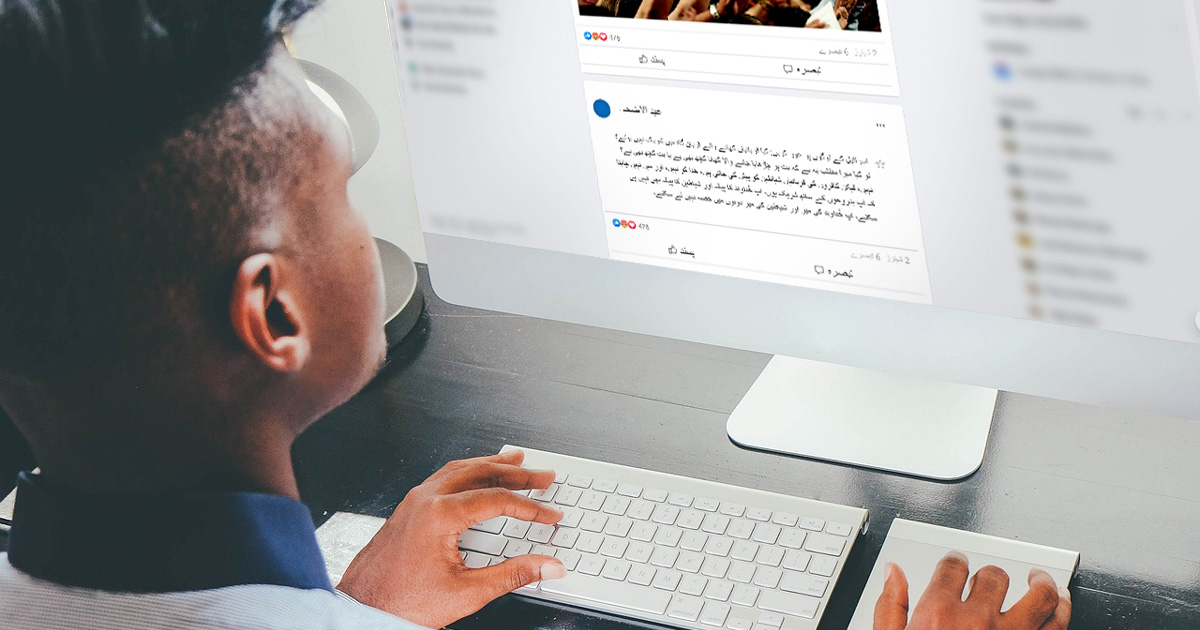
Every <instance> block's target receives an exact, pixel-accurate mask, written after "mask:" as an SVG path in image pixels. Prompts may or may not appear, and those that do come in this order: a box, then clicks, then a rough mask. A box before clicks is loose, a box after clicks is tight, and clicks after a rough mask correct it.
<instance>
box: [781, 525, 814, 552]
mask: <svg viewBox="0 0 1200 630" xmlns="http://www.w3.org/2000/svg"><path fill="white" fill-rule="evenodd" d="M807 535H808V533H807V532H805V531H804V530H802V529H785V530H783V533H782V534H780V535H779V546H780V547H786V548H788V549H799V548H801V547H803V546H804V537H805V536H807Z"/></svg>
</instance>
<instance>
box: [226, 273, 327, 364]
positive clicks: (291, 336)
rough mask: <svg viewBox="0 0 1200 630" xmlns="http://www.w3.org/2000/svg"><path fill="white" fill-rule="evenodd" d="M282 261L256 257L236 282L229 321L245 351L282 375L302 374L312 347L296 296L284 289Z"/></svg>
mask: <svg viewBox="0 0 1200 630" xmlns="http://www.w3.org/2000/svg"><path fill="white" fill-rule="evenodd" d="M281 283H282V277H281V275H280V264H279V259H278V258H276V257H275V256H274V255H272V254H255V255H254V256H251V257H249V258H247V259H246V260H243V261H242V264H241V265H240V266H239V267H238V270H237V276H236V277H235V278H234V280H233V295H232V298H231V299H230V301H229V320H230V323H231V324H232V325H233V332H234V334H235V335H236V336H237V338H238V340H239V341H241V343H242V345H243V346H244V347H245V349H246V350H247V351H248V352H250V354H252V355H254V356H255V357H257V358H258V360H259V361H260V362H262V364H263V365H266V366H267V367H269V368H271V369H273V370H276V371H279V372H298V371H299V370H300V369H301V368H303V367H304V365H305V364H306V363H307V362H308V358H309V355H310V353H311V349H312V346H311V345H310V343H309V340H308V337H307V330H306V329H305V327H304V322H303V321H302V319H301V316H300V313H299V310H298V309H297V304H296V302H295V300H294V298H293V296H292V294H291V293H290V292H289V291H287V290H286V289H285V288H284V287H283V286H282V284H281Z"/></svg>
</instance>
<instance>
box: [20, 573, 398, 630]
mask: <svg viewBox="0 0 1200 630" xmlns="http://www.w3.org/2000/svg"><path fill="white" fill-rule="evenodd" d="M0 610H3V611H5V614H4V615H3V618H0V630H7V629H9V628H13V629H16V628H44V629H46V630H58V629H62V630H77V629H78V628H94V629H96V630H107V629H109V628H112V629H114V630H115V629H118V628H120V629H122V630H126V629H128V630H148V629H150V628H173V629H176V628H177V629H179V630H186V629H188V628H238V629H246V630H273V629H275V628H289V629H291V628H297V629H309V628H311V629H313V630H343V629H345V630H349V629H351V628H354V629H359V628H364V629H369V630H420V629H419V628H418V627H417V626H413V625H411V624H409V623H407V622H405V621H403V620H401V619H399V618H398V617H394V616H392V615H388V614H386V613H383V612H380V611H378V610H375V609H373V608H369V607H367V606H364V605H362V604H358V603H356V602H354V601H352V600H350V599H347V598H343V597H339V596H338V595H336V594H334V593H330V592H328V591H322V590H300V589H294V588H288V587H283V586H267V585H246V586H231V587H227V588H220V589H214V590H209V591H192V592H186V593H153V594H133V593H110V592H105V591H96V590H90V589H81V588H73V587H68V586H62V585H59V584H54V583H52V582H46V581H44V580H38V579H36V578H33V577H30V576H28V575H26V574H24V573H21V572H20V571H18V570H16V569H14V568H13V567H12V565H11V564H9V562H8V555H7V554H0Z"/></svg>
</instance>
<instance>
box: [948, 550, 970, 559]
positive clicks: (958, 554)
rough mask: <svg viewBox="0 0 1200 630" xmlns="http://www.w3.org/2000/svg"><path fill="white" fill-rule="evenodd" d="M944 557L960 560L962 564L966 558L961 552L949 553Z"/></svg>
mask: <svg viewBox="0 0 1200 630" xmlns="http://www.w3.org/2000/svg"><path fill="white" fill-rule="evenodd" d="M946 557H947V558H955V559H957V560H962V561H963V562H966V561H967V556H965V555H963V553H962V552H961V551H951V552H950V553H948V554H946Z"/></svg>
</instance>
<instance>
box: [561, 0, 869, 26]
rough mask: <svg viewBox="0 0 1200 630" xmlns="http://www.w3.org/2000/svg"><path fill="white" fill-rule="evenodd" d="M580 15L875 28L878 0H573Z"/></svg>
mask: <svg viewBox="0 0 1200 630" xmlns="http://www.w3.org/2000/svg"><path fill="white" fill-rule="evenodd" d="M576 1H577V2H578V3H579V14H580V15H582V16H586V17H618V18H631V19H639V20H672V21H682V22H725V23H730V24H758V25H764V26H792V27H798V28H821V29H841V30H844V31H864V32H879V31H881V30H883V28H882V24H881V23H880V20H879V0H576Z"/></svg>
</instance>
